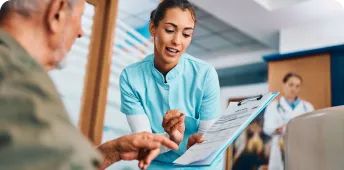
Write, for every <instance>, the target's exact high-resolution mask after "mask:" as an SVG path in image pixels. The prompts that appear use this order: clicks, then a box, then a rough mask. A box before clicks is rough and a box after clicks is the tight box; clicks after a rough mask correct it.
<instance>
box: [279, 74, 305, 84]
mask: <svg viewBox="0 0 344 170" xmlns="http://www.w3.org/2000/svg"><path fill="white" fill-rule="evenodd" d="M292 77H296V78H298V79H300V80H301V83H302V82H303V79H302V77H301V76H300V75H298V74H296V73H292V72H291V73H288V74H286V75H285V76H284V78H283V83H286V82H288V80H289V79H290V78H292Z"/></svg>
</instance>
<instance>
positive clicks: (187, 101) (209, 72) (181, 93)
mask: <svg viewBox="0 0 344 170" xmlns="http://www.w3.org/2000/svg"><path fill="white" fill-rule="evenodd" d="M120 90H121V112H123V113H124V114H126V115H136V114H146V115H147V116H148V119H149V121H150V123H151V128H152V132H153V133H156V134H162V133H165V131H164V128H163V127H162V120H163V117H164V115H165V113H166V112H167V111H168V110H175V109H176V110H180V111H181V112H182V113H184V114H185V115H186V118H185V133H184V139H183V141H182V142H181V144H180V145H179V150H177V151H173V150H172V151H169V152H166V153H163V154H160V155H159V156H158V157H157V158H156V159H155V160H154V161H153V162H152V163H151V165H150V166H149V168H148V169H164V170H168V169H173V170H177V169H182V170H185V169H202V170H203V169H204V170H208V169H209V170H214V169H216V170H219V169H223V157H222V156H220V157H218V158H217V159H216V160H215V161H214V163H213V164H212V166H206V167H179V166H175V165H173V161H174V160H176V159H177V158H178V157H179V156H181V155H182V154H183V153H184V152H185V151H186V150H187V149H186V145H187V141H188V138H189V136H191V135H193V134H195V133H197V132H198V126H199V121H200V120H213V119H217V118H219V117H220V116H221V107H220V86H219V80H218V75H217V72H216V70H215V69H214V67H213V66H211V65H210V64H207V63H206V62H204V61H201V60H199V59H196V58H194V57H192V56H191V55H189V54H183V55H182V56H181V57H180V59H179V63H178V64H177V66H175V67H174V68H173V69H172V70H171V71H169V72H168V73H167V75H166V83H165V78H164V76H163V75H162V74H161V73H160V72H159V71H158V70H157V69H156V68H155V67H154V55H153V54H152V55H149V56H147V57H146V58H144V59H143V60H142V61H140V62H138V63H135V64H133V65H130V66H128V67H127V68H125V69H124V70H123V72H122V73H121V76H120Z"/></svg>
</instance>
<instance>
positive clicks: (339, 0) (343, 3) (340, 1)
mask: <svg viewBox="0 0 344 170" xmlns="http://www.w3.org/2000/svg"><path fill="white" fill-rule="evenodd" d="M336 1H337V2H339V3H340V4H341V5H342V6H343V8H344V0H336Z"/></svg>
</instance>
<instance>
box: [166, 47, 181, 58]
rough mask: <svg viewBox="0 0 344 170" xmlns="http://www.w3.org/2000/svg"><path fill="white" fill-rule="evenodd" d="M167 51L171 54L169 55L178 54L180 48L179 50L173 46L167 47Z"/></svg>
mask: <svg viewBox="0 0 344 170" xmlns="http://www.w3.org/2000/svg"><path fill="white" fill-rule="evenodd" d="M165 51H166V53H167V55H169V56H176V55H178V53H179V50H177V49H175V48H171V47H166V48H165Z"/></svg>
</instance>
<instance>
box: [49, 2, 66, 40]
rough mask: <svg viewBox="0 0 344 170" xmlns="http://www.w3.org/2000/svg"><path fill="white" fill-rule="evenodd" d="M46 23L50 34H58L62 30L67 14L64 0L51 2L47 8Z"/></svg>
mask: <svg viewBox="0 0 344 170" xmlns="http://www.w3.org/2000/svg"><path fill="white" fill-rule="evenodd" d="M46 11H47V14H46V16H47V18H46V23H47V26H48V29H49V31H51V32H52V33H57V32H60V31H61V29H63V28H64V25H65V23H66V18H67V12H68V4H67V2H66V0H51V2H50V4H49V5H48V8H47V10H46Z"/></svg>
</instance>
